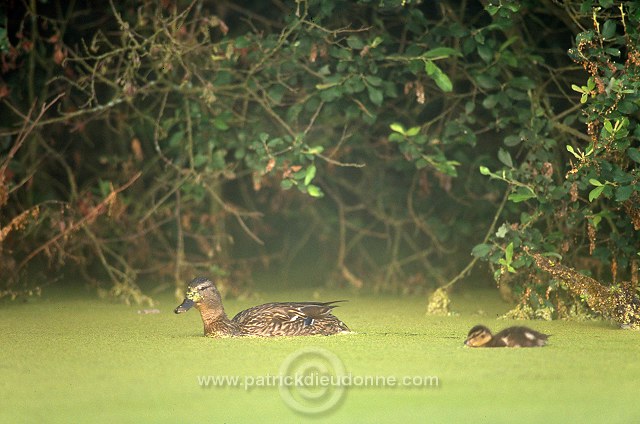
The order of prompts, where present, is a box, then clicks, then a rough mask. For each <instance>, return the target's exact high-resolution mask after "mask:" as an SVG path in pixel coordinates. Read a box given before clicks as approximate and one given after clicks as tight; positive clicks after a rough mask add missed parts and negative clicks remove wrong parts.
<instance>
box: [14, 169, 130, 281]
mask: <svg viewBox="0 0 640 424" xmlns="http://www.w3.org/2000/svg"><path fill="white" fill-rule="evenodd" d="M140 175H142V173H141V172H138V173H137V174H135V175H134V176H133V177H132V178H131V179H130V180H129V181H127V182H126V183H125V184H124V185H122V186H120V187H119V188H118V189H117V190H112V191H111V193H109V195H108V196H107V197H105V199H104V200H103V201H102V202H100V203H99V204H98V205H96V206H95V207H94V208H93V209H91V210H90V211H89V213H87V214H86V215H85V216H84V217H83V218H82V219H80V220H79V221H77V222H75V223H74V224H72V225H70V226H69V227H68V228H67V229H66V230H64V231H62V232H61V233H59V234H58V235H57V236H55V237H53V238H51V239H49V240H48V241H47V242H46V243H44V244H42V245H40V246H39V247H38V248H37V249H35V250H33V251H32V252H31V253H29V255H27V257H26V258H24V259H23V260H22V262H20V265H18V271H20V270H21V269H22V268H23V267H24V266H25V265H26V264H27V263H28V262H29V261H30V260H31V259H33V258H34V257H36V256H37V255H38V254H39V253H40V252H42V251H44V250H46V249H48V248H49V246H51V245H52V244H54V243H55V242H57V241H58V240H60V239H61V238H62V237H65V236H67V235H68V234H70V233H72V232H74V231H76V230H77V229H79V228H80V227H82V226H83V225H84V224H86V223H87V222H89V221H91V220H93V219H95V218H96V217H97V216H98V215H101V214H103V213H104V212H105V211H106V210H107V206H108V205H109V204H111V203H113V202H114V201H115V199H116V196H117V195H118V193H120V192H122V191H124V190H126V189H127V188H129V187H130V186H131V185H132V184H133V183H134V182H135V181H136V180H137V179H138V178H140Z"/></svg>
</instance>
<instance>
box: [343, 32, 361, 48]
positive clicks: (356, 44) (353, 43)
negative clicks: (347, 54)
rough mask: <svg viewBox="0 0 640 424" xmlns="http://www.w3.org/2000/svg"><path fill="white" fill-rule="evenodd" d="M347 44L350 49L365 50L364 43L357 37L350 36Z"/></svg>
mask: <svg viewBox="0 0 640 424" xmlns="http://www.w3.org/2000/svg"><path fill="white" fill-rule="evenodd" d="M347 44H348V45H349V47H351V48H352V49H356V50H360V49H362V48H364V42H363V41H362V40H361V39H360V37H358V36H357V35H350V36H349V37H348V38H347Z"/></svg>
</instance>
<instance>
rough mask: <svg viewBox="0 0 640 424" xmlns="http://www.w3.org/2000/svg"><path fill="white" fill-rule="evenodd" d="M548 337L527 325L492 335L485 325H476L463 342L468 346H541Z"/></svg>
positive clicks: (545, 342)
mask: <svg viewBox="0 0 640 424" xmlns="http://www.w3.org/2000/svg"><path fill="white" fill-rule="evenodd" d="M548 339H549V335H548V334H543V333H540V332H538V331H535V330H532V329H530V328H529V327H509V328H505V329H504V330H502V331H500V332H499V333H497V334H496V335H493V334H491V330H489V329H488V328H487V327H486V326H484V325H476V326H475V327H473V328H472V329H471V330H469V334H468V335H467V340H465V342H464V344H465V345H466V346H469V347H541V346H544V345H546V344H547V340H548Z"/></svg>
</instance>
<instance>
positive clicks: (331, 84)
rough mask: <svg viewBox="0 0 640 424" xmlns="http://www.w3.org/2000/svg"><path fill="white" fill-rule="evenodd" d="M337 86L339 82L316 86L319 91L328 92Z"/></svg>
mask: <svg viewBox="0 0 640 424" xmlns="http://www.w3.org/2000/svg"><path fill="white" fill-rule="evenodd" d="M336 85H338V83H337V82H328V83H325V84H316V89H317V90H326V89H327V88H331V87H335V86H336Z"/></svg>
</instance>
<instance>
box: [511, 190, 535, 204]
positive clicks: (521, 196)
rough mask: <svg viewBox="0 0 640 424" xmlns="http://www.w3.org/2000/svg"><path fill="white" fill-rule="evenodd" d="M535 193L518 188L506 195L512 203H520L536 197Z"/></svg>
mask: <svg viewBox="0 0 640 424" xmlns="http://www.w3.org/2000/svg"><path fill="white" fill-rule="evenodd" d="M536 197H537V196H536V194H535V193H533V192H532V191H530V190H528V189H526V188H519V189H518V190H516V192H515V193H511V194H510V195H509V197H508V199H509V200H511V201H512V202H513V203H520V202H524V201H527V200H529V199H533V198H536Z"/></svg>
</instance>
